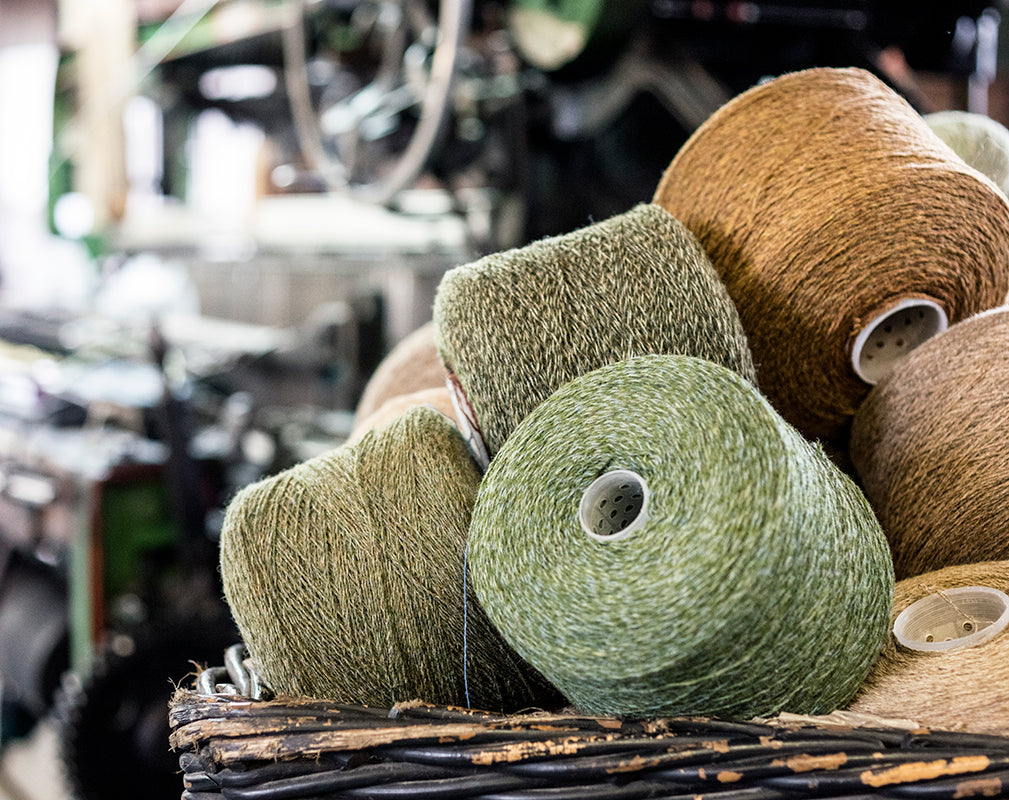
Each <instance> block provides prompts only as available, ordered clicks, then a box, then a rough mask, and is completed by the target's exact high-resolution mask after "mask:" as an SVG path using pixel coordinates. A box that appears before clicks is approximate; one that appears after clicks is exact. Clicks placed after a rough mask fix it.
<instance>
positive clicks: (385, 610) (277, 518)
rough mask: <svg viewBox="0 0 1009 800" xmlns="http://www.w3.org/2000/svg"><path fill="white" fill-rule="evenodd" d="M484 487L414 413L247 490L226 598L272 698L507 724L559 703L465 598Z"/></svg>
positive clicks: (229, 544) (229, 552) (225, 567)
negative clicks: (415, 704) (445, 710)
mask: <svg viewBox="0 0 1009 800" xmlns="http://www.w3.org/2000/svg"><path fill="white" fill-rule="evenodd" d="M479 481H480V472H479V470H478V469H477V467H476V465H475V463H474V462H473V460H472V458H471V457H470V455H469V452H468V451H467V450H466V447H465V444H464V442H463V440H462V438H461V437H460V435H459V432H458V430H457V429H456V428H455V426H454V425H453V424H452V423H451V422H450V421H449V420H448V419H447V418H446V417H445V416H444V415H442V414H441V413H439V412H438V411H436V410H434V409H433V408H429V407H426V406H416V407H413V408H411V409H409V410H408V411H406V412H405V413H404V414H403V415H402V416H400V417H399V418H397V419H395V420H393V421H392V422H390V423H388V424H386V425H385V426H382V427H380V428H376V429H374V430H372V431H369V432H368V433H367V434H365V435H364V437H363V438H362V439H361V440H360V441H359V442H358V443H357V444H355V445H353V446H349V445H345V446H342V447H339V448H337V449H335V450H333V451H331V452H329V453H326V454H324V455H321V456H317V457H315V458H313V459H310V460H308V461H306V462H304V463H302V464H299V465H297V466H295V467H293V468H292V469H289V470H287V471H285V472H283V473H281V474H279V475H276V476H274V477H271V478H268V479H266V480H264V481H261V482H259V483H257V484H254V485H252V486H250V487H247V488H246V489H244V490H242V491H241V492H240V493H239V494H238V495H237V496H236V497H235V499H234V500H233V501H232V502H231V503H230V504H229V506H228V509H227V514H226V519H225V523H224V528H223V531H222V534H221V548H220V560H221V575H222V578H223V582H224V590H225V596H226V598H227V601H228V604H229V606H230V608H231V611H232V615H233V616H234V618H235V621H236V623H237V625H238V628H239V631H240V632H241V634H242V636H243V639H244V641H245V643H246V645H247V647H248V649H249V651H250V653H251V655H252V656H253V658H255V660H256V662H257V664H258V665H259V667H260V670H261V672H262V674H263V676H264V678H265V680H266V682H267V683H268V684H269V685H270V686H271V687H272V688H273V689H274V690H275V691H277V692H278V693H280V694H286V695H295V696H308V697H316V698H325V699H331V700H335V701H338V702H346V703H359V704H367V705H377V706H391V705H393V704H394V703H397V702H401V701H409V700H415V699H419V700H423V701H426V702H430V703H437V704H443V705H463V704H465V703H466V701H467V694H466V681H465V678H464V674H463V661H464V637H463V628H464V624H465V625H466V627H467V637H466V651H465V658H466V667H467V671H468V676H467V677H468V687H469V700H470V702H471V704H472V705H474V706H475V707H478V708H484V709H488V710H493V711H510V710H515V709H517V708H522V707H525V706H528V705H535V704H537V703H538V702H540V701H546V700H555V699H556V693H555V691H554V690H553V689H552V688H546V684H545V682H543V681H542V679H541V678H540V677H539V676H538V675H535V673H533V671H532V670H530V669H529V667H528V666H527V665H525V664H524V663H522V662H521V660H520V659H519V658H518V657H517V656H516V655H515V654H514V653H513V652H512V651H511V650H510V649H509V648H508V646H507V645H506V644H505V643H504V641H503V640H502V639H501V637H500V635H499V634H498V633H497V631H496V630H495V629H494V627H493V626H492V625H491V624H490V622H489V621H488V620H487V618H486V615H485V614H483V612H482V611H481V609H480V607H479V604H478V603H477V602H476V599H475V596H474V595H473V594H472V591H471V590H467V592H468V597H467V600H468V603H467V605H468V609H467V619H466V620H465V623H464V616H463V604H464V570H463V558H464V551H465V541H466V531H467V526H468V524H469V520H470V513H471V510H472V506H473V502H474V499H475V496H476V491H477V486H478V484H479Z"/></svg>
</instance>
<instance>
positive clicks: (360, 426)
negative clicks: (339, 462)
mask: <svg viewBox="0 0 1009 800" xmlns="http://www.w3.org/2000/svg"><path fill="white" fill-rule="evenodd" d="M422 405H424V406H431V407H432V408H434V409H436V410H437V411H440V412H441V413H442V414H444V415H445V416H446V417H448V418H449V419H450V420H452V421H453V422H455V421H456V420H455V413H456V411H455V406H454V404H453V403H452V395H451V394H450V393H449V390H448V387H447V386H444V385H442V386H435V387H433V388H431V389H419V390H417V391H416V392H409V393H408V394H401V395H396V396H395V397H390V398H389V399H388V400H386V401H385V402H384V403H382V405H380V406H379V407H378V408H377V409H375V410H374V411H372V412H371V413H370V414H368V416H366V417H364V418H363V419H356V418H355V420H354V427H353V429H352V430H351V432H350V436H349V437H348V439H347V444H354V443H356V442H358V441H360V440H361V439H363V438H364V435H365V434H366V433H368V431H370V430H373V429H375V428H380V427H382V426H383V425H386V424H387V423H389V422H392V420H394V419H396V418H397V417H398V416H400V415H401V414H403V413H404V412H405V411H406V410H407V409H410V408H413V407H414V406H422Z"/></svg>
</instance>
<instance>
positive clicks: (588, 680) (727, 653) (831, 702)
mask: <svg viewBox="0 0 1009 800" xmlns="http://www.w3.org/2000/svg"><path fill="white" fill-rule="evenodd" d="M614 473H619V474H618V475H617V477H618V479H619V480H618V481H617V482H616V483H615V484H612V487H615V488H614V489H613V491H610V490H608V489H607V488H606V487H604V486H600V482H601V483H607V482H608V481H609V480H610V479H611V478H612V477H614ZM634 476H637V478H635V477H634ZM614 492H615V493H614ZM586 497H590V498H591V499H590V501H589V505H590V506H592V507H595V508H597V509H599V510H600V512H601V513H603V516H604V517H605V518H606V519H608V518H609V515H608V513H605V512H606V509H608V508H610V507H613V506H615V507H616V508H617V509H618V510H619V513H620V514H624V516H625V519H621V518H620V516H617V517H616V518H615V520H616V522H615V527H610V526H609V523H607V524H600V525H599V527H595V528H590V529H588V530H586V529H583V527H582V521H583V517H584V510H585V509H583V508H582V502H583V499H584V498H586ZM599 498H601V499H599ZM603 501H606V502H610V505H605V503H604V502H603ZM580 509H582V512H583V513H582V515H580ZM469 569H470V574H471V578H472V582H473V586H474V588H475V589H476V593H477V597H478V598H479V599H480V601H481V603H482V605H483V607H484V608H485V610H486V612H487V614H488V615H489V616H490V618H491V620H492V621H493V622H494V623H495V625H496V626H497V627H498V629H499V630H500V631H501V632H502V633H503V635H504V636H505V638H506V639H507V640H508V641H509V642H510V643H511V645H512V646H513V647H514V648H515V649H516V651H517V652H518V653H519V654H521V655H522V656H523V657H524V658H525V659H527V660H528V661H529V663H530V664H532V665H533V666H534V667H536V668H537V669H538V670H539V671H540V672H541V673H542V674H543V675H544V676H545V677H546V678H547V679H548V680H549V681H550V682H551V683H553V684H554V685H555V686H557V687H558V688H559V689H560V690H561V691H562V692H563V693H564V694H565V696H566V697H568V698H569V700H570V701H571V702H572V703H574V704H575V705H576V706H577V707H578V708H579V709H580V710H581V711H583V712H585V713H591V714H616V715H629V716H643V717H647V716H652V715H665V714H672V715H677V714H710V715H727V716H735V717H744V718H745V717H750V716H757V715H773V714H776V713H778V712H780V711H783V710H784V711H790V712H793V713H826V712H829V711H832V710H834V709H835V708H837V707H838V706H840V705H842V704H844V703H846V702H848V701H849V700H850V699H851V697H852V696H853V695H854V693H855V691H856V689H857V688H858V687H859V685H860V684H861V682H862V680H863V679H864V677H865V676H866V674H867V673H868V671H869V669H870V667H871V666H872V663H873V661H874V660H875V658H876V656H877V655H878V653H879V651H880V648H881V647H882V644H883V640H884V638H885V636H886V625H887V619H888V616H889V610H890V604H891V598H892V589H893V573H892V567H891V563H890V555H889V552H888V550H887V547H886V541H885V539H884V538H883V535H882V532H881V531H880V528H879V525H878V523H877V521H876V519H875V517H874V516H873V513H872V510H871V508H870V507H869V504H868V503H867V501H866V500H865V498H864V497H863V496H862V494H861V492H860V491H859V489H858V487H857V486H856V485H855V484H854V482H853V481H851V480H850V479H849V478H848V477H847V476H845V475H844V474H843V473H842V472H841V471H840V470H838V469H837V468H836V467H835V466H834V465H833V464H832V463H831V462H830V460H829V459H828V458H827V457H826V455H824V453H823V451H822V450H821V449H820V448H819V447H817V446H815V445H812V444H810V443H808V442H807V441H805V440H804V439H803V438H802V436H801V435H800V434H799V433H798V432H797V431H796V430H795V429H794V428H792V427H791V426H790V425H788V423H786V422H785V421H784V420H783V419H782V418H781V417H780V416H779V415H778V414H777V412H775V411H774V409H773V408H772V407H771V406H770V404H769V403H768V402H767V401H766V400H765V399H764V398H763V397H762V396H761V395H760V394H759V392H758V391H757V390H756V389H755V387H754V386H753V385H752V384H750V383H749V382H747V381H745V380H744V379H743V378H742V377H741V376H739V375H738V374H737V373H736V372H734V371H732V370H729V369H727V368H725V367H723V366H721V365H719V364H715V363H713V362H710V361H707V360H704V359H700V358H695V357H692V356H682V355H667V356H663V355H653V356H640V357H636V358H631V359H627V360H625V361H622V362H619V363H617V364H613V365H608V366H604V367H602V368H600V369H597V370H595V371H593V372H591V373H588V374H586V375H584V376H581V377H579V378H576V379H574V380H572V381H571V382H570V383H568V384H566V385H565V386H564V387H562V388H561V389H559V390H558V391H557V392H556V393H554V394H553V395H551V396H550V397H549V398H548V399H547V400H545V401H544V402H543V403H542V404H540V405H539V406H538V407H537V408H536V409H535V410H534V411H532V412H531V413H530V414H529V416H527V417H526V418H525V419H524V420H523V421H522V422H520V423H519V425H518V426H517V427H516V429H515V431H514V432H513V433H512V435H511V436H510V437H509V439H508V440H507V441H506V442H505V443H504V445H503V446H502V447H501V449H500V450H499V451H498V454H497V456H496V457H495V459H494V460H493V461H492V462H491V464H490V467H489V469H488V470H487V472H486V474H485V475H484V479H483V482H482V483H481V485H480V489H479V492H478V495H477V500H476V505H475V506H474V510H473V517H472V521H471V524H470V537H469Z"/></svg>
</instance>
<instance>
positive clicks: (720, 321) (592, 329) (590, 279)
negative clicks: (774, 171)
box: [434, 204, 754, 458]
mask: <svg viewBox="0 0 1009 800" xmlns="http://www.w3.org/2000/svg"><path fill="white" fill-rule="evenodd" d="M434 320H435V326H436V341H437V344H438V349H439V352H440V353H441V357H442V360H443V362H444V363H445V365H446V367H447V368H448V370H449V373H450V382H451V385H452V387H453V388H454V390H455V392H456V397H457V401H458V405H459V407H460V414H459V417H460V421H462V420H464V419H465V420H468V423H469V426H470V427H471V428H472V429H473V431H475V434H476V437H478V438H479V439H481V440H482V444H483V445H485V450H486V453H485V456H486V457H488V458H489V457H493V455H494V453H496V452H497V450H498V449H499V448H500V447H501V445H502V444H503V443H504V441H505V439H506V438H507V437H508V435H509V433H511V431H512V430H513V429H514V427H515V426H516V425H517V424H518V423H519V422H520V421H521V420H522V419H523V418H524V417H525V416H526V415H527V414H528V413H529V412H530V411H532V410H533V409H534V408H535V407H536V406H537V405H539V404H540V403H541V402H543V401H544V400H545V399H546V398H547V397H548V396H549V395H550V394H551V392H553V391H554V390H556V389H558V388H560V387H561V386H562V385H563V384H565V383H567V382H568V381H569V380H571V379H572V378H576V377H578V376H579V375H583V374H585V373H586V372H590V371H591V370H593V369H595V368H597V367H601V366H603V365H604V364H610V363H613V362H616V361H620V360H622V359H624V358H628V357H630V356H635V355H645V354H649V353H683V354H686V355H694V356H698V357H701V358H707V359H710V360H712V361H715V362H717V363H720V364H723V365H725V366H726V367H728V368H730V369H734V370H737V371H738V372H739V373H740V374H741V375H743V376H744V377H746V378H748V379H750V380H752V379H753V376H754V368H753V361H752V357H751V355H750V350H749V346H748V344H747V342H746V336H745V334H744V333H743V330H742V326H741V325H740V322H739V316H738V314H737V313H736V309H735V306H734V305H733V304H732V301H731V300H730V299H729V296H728V294H727V292H726V290H725V287H724V285H723V284H722V282H721V280H720V279H719V277H718V275H717V274H716V273H715V271H714V269H713V267H712V266H711V262H710V261H709V259H708V257H707V255H706V254H705V253H704V251H703V249H702V248H701V247H700V245H699V244H698V243H697V240H696V239H695V238H694V236H693V235H692V234H691V233H690V232H689V231H687V230H686V228H684V227H683V225H681V224H680V223H679V222H678V221H677V220H676V219H675V218H674V217H673V216H672V215H670V214H669V213H668V212H666V211H664V210H663V209H661V208H659V207H658V206H655V205H652V204H641V205H638V206H636V207H635V208H633V209H631V210H630V211H627V212H625V213H623V214H619V215H616V216H614V217H611V218H610V219H607V220H605V221H603V222H598V223H595V224H593V225H589V226H588V227H586V228H582V229H580V230H577V231H574V232H572V233H567V234H564V235H561V236H556V237H551V238H546V239H542V240H539V241H536V242H533V243H531V244H529V245H526V246H525V247H521V248H516V249H513V250H508V251H505V252H502V253H495V254H493V255H489V256H485V257H484V258H482V259H480V260H478V261H476V262H474V263H472V264H467V265H464V266H460V267H456V268H454V269H452V270H449V271H448V272H447V273H446V274H445V276H444V277H443V278H442V280H441V283H440V284H439V286H438V290H437V292H436V294H435V302H434Z"/></svg>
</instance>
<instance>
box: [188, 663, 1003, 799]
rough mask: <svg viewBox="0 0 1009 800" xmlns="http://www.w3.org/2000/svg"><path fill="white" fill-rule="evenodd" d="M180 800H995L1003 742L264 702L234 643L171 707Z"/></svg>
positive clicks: (887, 728)
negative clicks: (878, 799) (807, 799)
mask: <svg viewBox="0 0 1009 800" xmlns="http://www.w3.org/2000/svg"><path fill="white" fill-rule="evenodd" d="M170 722H171V726H172V734H171V745H172V747H173V748H174V749H175V751H176V752H177V753H178V755H179V763H180V765H181V767H182V771H183V783H184V786H185V791H184V793H183V795H182V797H183V800H203V799H204V798H206V799H207V800H210V798H235V799H236V800H237V799H238V798H242V799H243V800H268V799H270V800H272V799H276V800H279V799H280V798H305V799H307V798H343V797H347V798H388V799H389V800H393V799H395V798H404V799H409V800H419V799H420V798H480V799H481V800H536V799H537V798H540V799H541V800H547V799H549V800H569V799H570V800H610V799H611V798H612V800H618V798H619V800H627V799H629V798H690V799H691V800H695V799H697V798H712V800H715V799H716V798H717V799H718V800H759V799H760V798H796V797H831V798H842V797H844V798H856V797H895V798H961V797H1009V738H1003V737H999V736H988V735H972V734H961V733H950V732H940V731H929V730H922V729H920V728H917V727H915V726H913V724H903V723H900V722H899V721H889V720H879V719H870V718H865V717H853V716H848V715H844V714H835V715H831V716H829V717H779V718H776V719H774V720H768V721H759V722H752V721H751V722H742V721H730V720H717V719H707V718H664V719H652V720H644V721H640V720H638V721H632V720H620V719H612V718H598V717H583V716H577V715H574V714H547V713H532V714H526V715H518V716H508V717H505V716H497V715H493V714H487V713H483V712H479V711H473V710H468V709H460V708H443V707H433V706H429V705H425V704H420V703H409V704H402V705H397V706H395V707H393V708H391V709H388V708H368V707H363V706H350V705H344V704H337V703H329V702H319V701H311V700H304V699H294V698H273V699H268V691H267V690H265V689H264V688H263V687H262V686H261V685H260V683H259V681H258V680H257V679H256V676H255V671H254V669H252V668H251V665H250V663H249V661H248V660H247V659H246V658H245V655H244V651H243V649H242V646H241V645H236V646H235V647H232V648H230V649H229V650H228V652H227V653H226V654H225V666H223V667H214V668H211V669H207V670H204V671H203V672H201V673H200V674H199V676H198V677H197V681H196V685H195V687H194V688H192V689H180V690H179V691H178V692H177V693H176V694H175V696H174V697H173V699H172V703H171V709H170Z"/></svg>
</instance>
